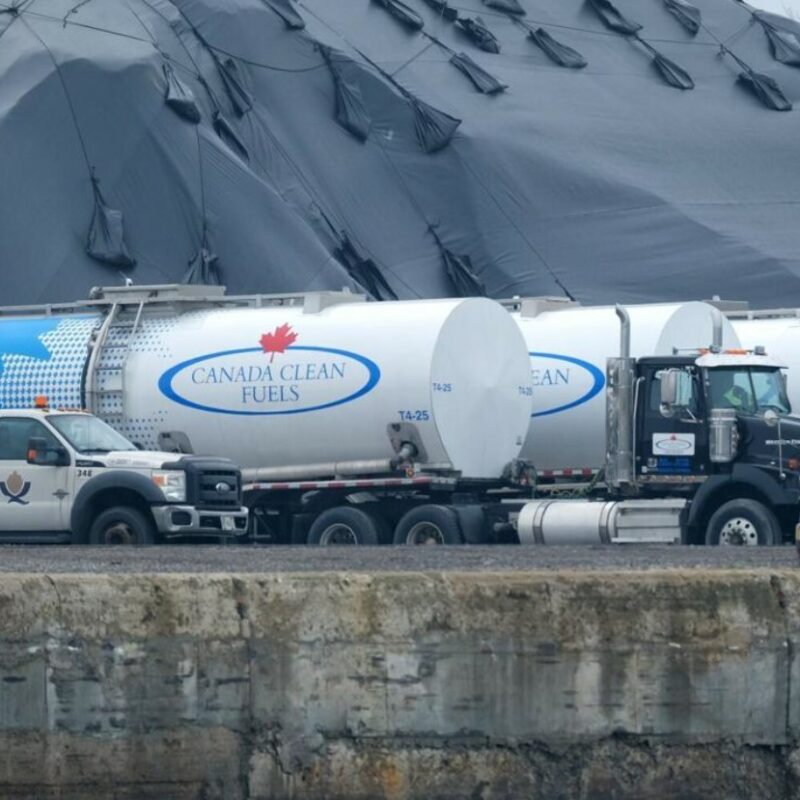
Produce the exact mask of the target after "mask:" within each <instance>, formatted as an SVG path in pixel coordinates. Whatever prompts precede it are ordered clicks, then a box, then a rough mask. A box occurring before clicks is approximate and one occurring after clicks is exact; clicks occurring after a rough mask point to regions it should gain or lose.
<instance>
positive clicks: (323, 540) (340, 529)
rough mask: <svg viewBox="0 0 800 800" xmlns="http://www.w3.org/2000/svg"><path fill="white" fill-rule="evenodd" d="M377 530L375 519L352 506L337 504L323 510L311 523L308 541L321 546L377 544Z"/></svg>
mask: <svg viewBox="0 0 800 800" xmlns="http://www.w3.org/2000/svg"><path fill="white" fill-rule="evenodd" d="M378 541H379V530H378V525H377V523H376V522H375V520H374V519H373V518H372V517H371V516H370V515H369V514H367V512H366V511H362V510H361V509H360V508H355V507H353V506H338V507H337V508H329V509H328V510H327V511H323V512H322V513H321V514H320V515H319V516H318V517H317V518H316V519H315V520H314V522H313V523H312V524H311V528H310V529H309V531H308V543H309V544H319V545H322V546H323V547H330V546H331V545H342V544H345V545H347V544H349V545H353V544H378Z"/></svg>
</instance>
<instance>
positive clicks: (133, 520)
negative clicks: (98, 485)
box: [89, 506, 156, 545]
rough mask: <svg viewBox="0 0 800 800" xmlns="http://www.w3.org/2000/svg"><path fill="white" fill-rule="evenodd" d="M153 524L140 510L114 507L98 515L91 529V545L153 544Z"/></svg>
mask: <svg viewBox="0 0 800 800" xmlns="http://www.w3.org/2000/svg"><path fill="white" fill-rule="evenodd" d="M155 539H156V536H155V531H154V529H153V524H152V523H151V522H150V520H149V519H147V517H146V516H145V515H144V514H143V513H142V512H141V511H139V510H138V509H136V508H130V507H129V506H114V507H113V508H108V509H106V510H105V511H102V512H100V514H98V515H97V517H96V518H95V520H94V522H92V524H91V527H90V528H89V544H100V545H112V544H129V545H143V544H153V543H154V542H155Z"/></svg>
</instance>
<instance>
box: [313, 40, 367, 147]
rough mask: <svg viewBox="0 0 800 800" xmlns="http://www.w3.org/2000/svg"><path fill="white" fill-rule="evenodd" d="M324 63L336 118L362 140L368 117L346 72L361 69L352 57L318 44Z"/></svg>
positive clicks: (365, 134)
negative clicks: (330, 79) (330, 82)
mask: <svg viewBox="0 0 800 800" xmlns="http://www.w3.org/2000/svg"><path fill="white" fill-rule="evenodd" d="M320 52H321V53H322V56H323V58H324V59H325V63H326V64H327V65H328V68H329V69H330V71H331V76H332V77H333V85H334V89H335V97H336V120H337V121H338V123H339V124H340V125H341V126H342V127H343V128H344V129H345V130H346V131H349V132H350V133H352V134H353V136H355V137H356V138H357V139H360V140H361V141H362V142H363V141H364V140H365V139H366V138H367V136H368V135H369V125H370V118H369V114H368V113H367V109H366V108H364V99H363V97H362V96H361V89H360V88H359V85H358V83H357V82H356V81H355V80H354V79H353V78H352V77H351V76H350V75H349V74H348V73H352V72H353V71H354V70H358V69H361V67H359V66H358V65H357V64H355V62H354V61H353V59H352V58H348V57H347V56H345V55H343V54H342V53H339V52H336V51H334V50H333V49H332V48H330V47H324V46H322V45H321V46H320Z"/></svg>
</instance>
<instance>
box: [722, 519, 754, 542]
mask: <svg viewBox="0 0 800 800" xmlns="http://www.w3.org/2000/svg"><path fill="white" fill-rule="evenodd" d="M719 543H720V544H721V545H728V546H730V545H732V546H735V547H742V546H744V547H755V546H756V545H757V544H758V530H757V529H756V526H755V525H754V524H753V523H752V522H751V521H750V520H749V519H747V518H746V517H733V518H731V519H729V520H728V521H727V522H726V523H725V524H724V525H723V526H722V530H721V531H720V532H719Z"/></svg>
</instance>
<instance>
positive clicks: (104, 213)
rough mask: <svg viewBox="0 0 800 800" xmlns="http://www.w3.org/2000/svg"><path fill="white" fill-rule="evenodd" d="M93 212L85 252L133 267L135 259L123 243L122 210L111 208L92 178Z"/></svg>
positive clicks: (94, 256)
mask: <svg viewBox="0 0 800 800" xmlns="http://www.w3.org/2000/svg"><path fill="white" fill-rule="evenodd" d="M92 190H93V192H94V212H93V213H92V222H91V224H90V226H89V236H88V237H87V240H86V252H87V253H88V254H89V255H90V256H91V257H92V258H93V259H95V260H96V261H101V262H103V263H105V264H111V265H112V266H115V267H133V266H135V264H136V260H135V259H134V258H133V257H132V256H131V254H130V253H129V252H128V247H127V245H126V244H125V227H124V223H123V218H122V212H121V211H119V210H117V209H116V208H111V207H110V206H109V205H108V204H107V203H106V202H105V200H104V199H103V195H102V194H101V192H100V186H99V185H98V181H97V179H95V178H92Z"/></svg>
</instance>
